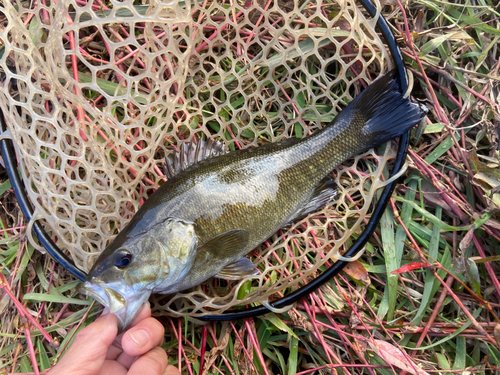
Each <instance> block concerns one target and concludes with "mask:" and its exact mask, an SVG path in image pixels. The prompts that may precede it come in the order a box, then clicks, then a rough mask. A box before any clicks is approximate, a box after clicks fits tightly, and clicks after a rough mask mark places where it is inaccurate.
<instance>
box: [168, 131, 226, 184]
mask: <svg viewBox="0 0 500 375" xmlns="http://www.w3.org/2000/svg"><path fill="white" fill-rule="evenodd" d="M226 152H227V151H226V145H225V143H224V142H221V141H217V140H214V139H209V140H207V141H204V140H203V139H198V142H197V143H194V139H193V138H191V142H189V143H187V142H182V143H181V146H180V148H179V151H176V150H174V152H173V159H169V158H168V157H165V168H164V172H165V175H166V176H167V178H168V179H171V178H172V177H174V176H175V175H177V174H179V173H180V172H181V171H183V170H185V169H187V168H188V167H190V166H191V165H193V164H196V163H198V162H199V161H201V160H204V159H208V158H211V157H214V156H217V155H222V154H225V153H226Z"/></svg>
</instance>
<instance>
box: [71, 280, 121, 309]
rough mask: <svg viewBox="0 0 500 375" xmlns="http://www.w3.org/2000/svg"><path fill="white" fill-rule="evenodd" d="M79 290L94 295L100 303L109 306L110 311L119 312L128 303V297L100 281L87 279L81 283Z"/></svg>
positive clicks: (90, 295)
mask: <svg viewBox="0 0 500 375" xmlns="http://www.w3.org/2000/svg"><path fill="white" fill-rule="evenodd" d="M79 292H80V293H82V294H85V295H87V296H89V297H92V298H93V299H95V300H96V301H97V302H99V303H100V304H102V305H104V306H106V307H107V308H109V311H110V312H112V313H118V312H119V311H120V310H122V309H123V308H124V307H125V306H126V304H127V302H126V298H125V297H124V296H123V295H122V294H120V293H118V292H117V291H115V290H114V289H111V288H108V287H106V286H104V285H100V284H98V283H91V282H88V281H86V282H85V283H83V284H81V286H80V288H79Z"/></svg>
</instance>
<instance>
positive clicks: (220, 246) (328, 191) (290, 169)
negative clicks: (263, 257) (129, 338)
mask: <svg viewBox="0 0 500 375" xmlns="http://www.w3.org/2000/svg"><path fill="white" fill-rule="evenodd" d="M424 114H425V112H424V110H423V109H422V108H421V107H420V106H419V105H418V104H416V103H413V102H411V101H410V100H409V99H404V98H403V96H402V94H401V92H400V88H399V84H398V81H397V79H396V77H395V73H394V72H390V73H388V74H386V75H384V76H383V77H381V78H380V79H378V80H376V81H375V82H373V83H372V84H371V85H369V86H368V87H367V88H366V89H365V90H364V91H363V92H362V93H361V94H360V95H358V96H357V97H356V98H355V99H354V100H353V101H352V102H351V103H350V104H349V105H348V106H347V107H346V108H345V109H344V110H343V111H342V112H341V113H339V114H338V115H337V116H336V118H335V119H334V120H333V121H332V122H331V123H330V124H329V125H327V126H326V127H325V128H323V129H322V130H320V131H318V132H316V133H315V134H313V135H312V136H309V137H307V138H303V139H300V140H299V139H288V140H285V141H282V142H277V143H271V144H267V145H264V146H261V147H256V148H249V149H245V150H239V151H234V152H230V153H225V152H224V150H223V148H222V147H221V146H220V144H219V143H215V142H212V141H208V142H203V141H199V143H198V145H196V146H195V145H193V144H191V145H190V146H184V147H183V148H182V152H180V154H179V155H177V156H176V158H175V160H174V163H173V164H168V163H167V175H168V177H169V179H168V181H167V182H166V183H165V184H163V185H162V186H161V187H160V188H159V189H158V190H157V191H156V192H155V193H154V194H153V195H152V196H151V197H150V198H149V199H148V200H147V201H146V203H144V205H143V206H142V207H141V208H140V209H139V210H138V211H137V213H136V214H135V216H134V217H133V218H132V220H131V221H130V222H129V223H128V225H127V226H126V227H125V228H124V229H123V230H122V231H121V232H120V233H119V234H118V236H117V237H116V238H115V240H114V241H113V242H112V243H111V244H110V245H109V246H108V247H107V248H106V249H105V250H104V251H103V252H102V254H101V255H100V256H99V258H98V259H97V261H96V262H95V264H94V266H93V267H92V269H91V270H90V272H89V275H88V277H87V280H86V282H85V283H84V288H83V290H84V292H85V293H87V294H88V295H90V296H92V297H93V298H95V299H96V300H97V301H99V302H101V303H102V304H104V305H106V306H107V307H109V309H110V311H111V312H113V313H115V314H116V315H117V316H118V319H119V322H120V328H121V329H125V328H126V327H127V326H128V325H129V324H130V323H131V322H132V320H133V319H134V317H135V316H136V315H137V313H138V312H139V310H140V308H141V306H142V305H143V304H144V303H145V302H146V301H147V300H148V299H149V296H150V295H151V293H163V294H171V293H176V292H179V291H182V290H185V289H189V288H192V287H194V286H196V285H198V284H200V283H202V282H204V281H205V280H207V279H209V278H210V277H213V276H216V277H221V278H225V279H239V278H242V277H244V276H247V275H252V274H255V273H256V269H255V266H254V265H253V263H252V262H251V261H250V260H248V259H247V258H245V255H246V254H247V253H249V252H250V251H251V250H252V249H254V248H255V247H256V246H258V245H259V244H260V243H262V242H263V241H265V240H266V239H267V238H269V237H270V236H271V235H272V234H273V233H275V232H276V231H277V230H278V229H280V228H283V227H284V226H286V225H287V224H289V223H291V222H292V221H294V220H295V219H298V218H300V217H303V216H305V215H307V214H309V213H311V212H315V211H317V210H318V209H319V208H321V207H323V206H324V205H325V204H327V203H328V202H329V201H330V200H331V199H332V198H333V196H334V195H335V185H334V183H333V181H332V180H330V178H329V177H328V174H329V173H330V172H331V171H332V170H333V169H334V168H335V167H336V166H337V165H339V164H340V163H342V162H343V161H344V160H346V159H348V158H350V157H352V156H353V155H356V154H359V153H362V152H364V151H366V150H368V149H369V148H372V147H375V146H377V145H379V144H382V143H384V142H387V141H389V140H390V139H392V138H394V137H396V136H398V135H401V134H403V133H404V132H406V131H408V129H410V128H411V127H413V126H414V125H415V124H417V123H418V122H419V121H420V120H421V119H422V117H423V116H424Z"/></svg>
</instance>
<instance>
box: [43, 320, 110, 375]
mask: <svg viewBox="0 0 500 375" xmlns="http://www.w3.org/2000/svg"><path fill="white" fill-rule="evenodd" d="M117 333H118V319H117V317H116V315H114V314H107V315H104V316H101V317H100V318H99V319H97V320H96V321H95V322H94V323H92V324H89V325H88V326H87V327H85V328H84V329H82V330H81V331H80V332H78V333H77V335H76V337H75V340H74V341H73V344H72V345H71V346H70V348H69V349H68V350H67V351H66V353H65V354H64V356H63V358H62V359H61V360H60V361H59V363H58V364H57V365H56V366H55V367H54V368H53V369H52V370H51V371H50V372H49V374H50V375H67V374H71V375H79V374H82V375H83V374H85V375H95V374H97V373H98V372H99V370H100V369H101V367H102V365H103V363H104V360H105V359H106V354H107V352H108V349H109V347H110V346H111V344H112V343H113V340H114V339H115V338H116V335H117Z"/></svg>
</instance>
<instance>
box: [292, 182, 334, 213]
mask: <svg viewBox="0 0 500 375" xmlns="http://www.w3.org/2000/svg"><path fill="white" fill-rule="evenodd" d="M337 193H338V190H337V185H336V184H335V182H333V180H332V179H331V178H330V177H328V176H327V177H325V178H324V179H322V180H321V181H320V182H319V184H318V185H317V186H316V188H315V189H314V191H313V192H312V194H311V199H310V200H309V202H307V203H306V204H305V205H304V206H303V207H302V208H301V209H300V210H299V211H298V212H297V214H296V215H295V217H294V219H293V220H296V219H299V218H302V217H304V216H307V215H309V214H310V213H313V212H316V211H318V210H319V209H320V208H322V207H324V206H326V204H327V203H329V202H330V201H331V200H332V199H333V198H335V196H336V195H337Z"/></svg>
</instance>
